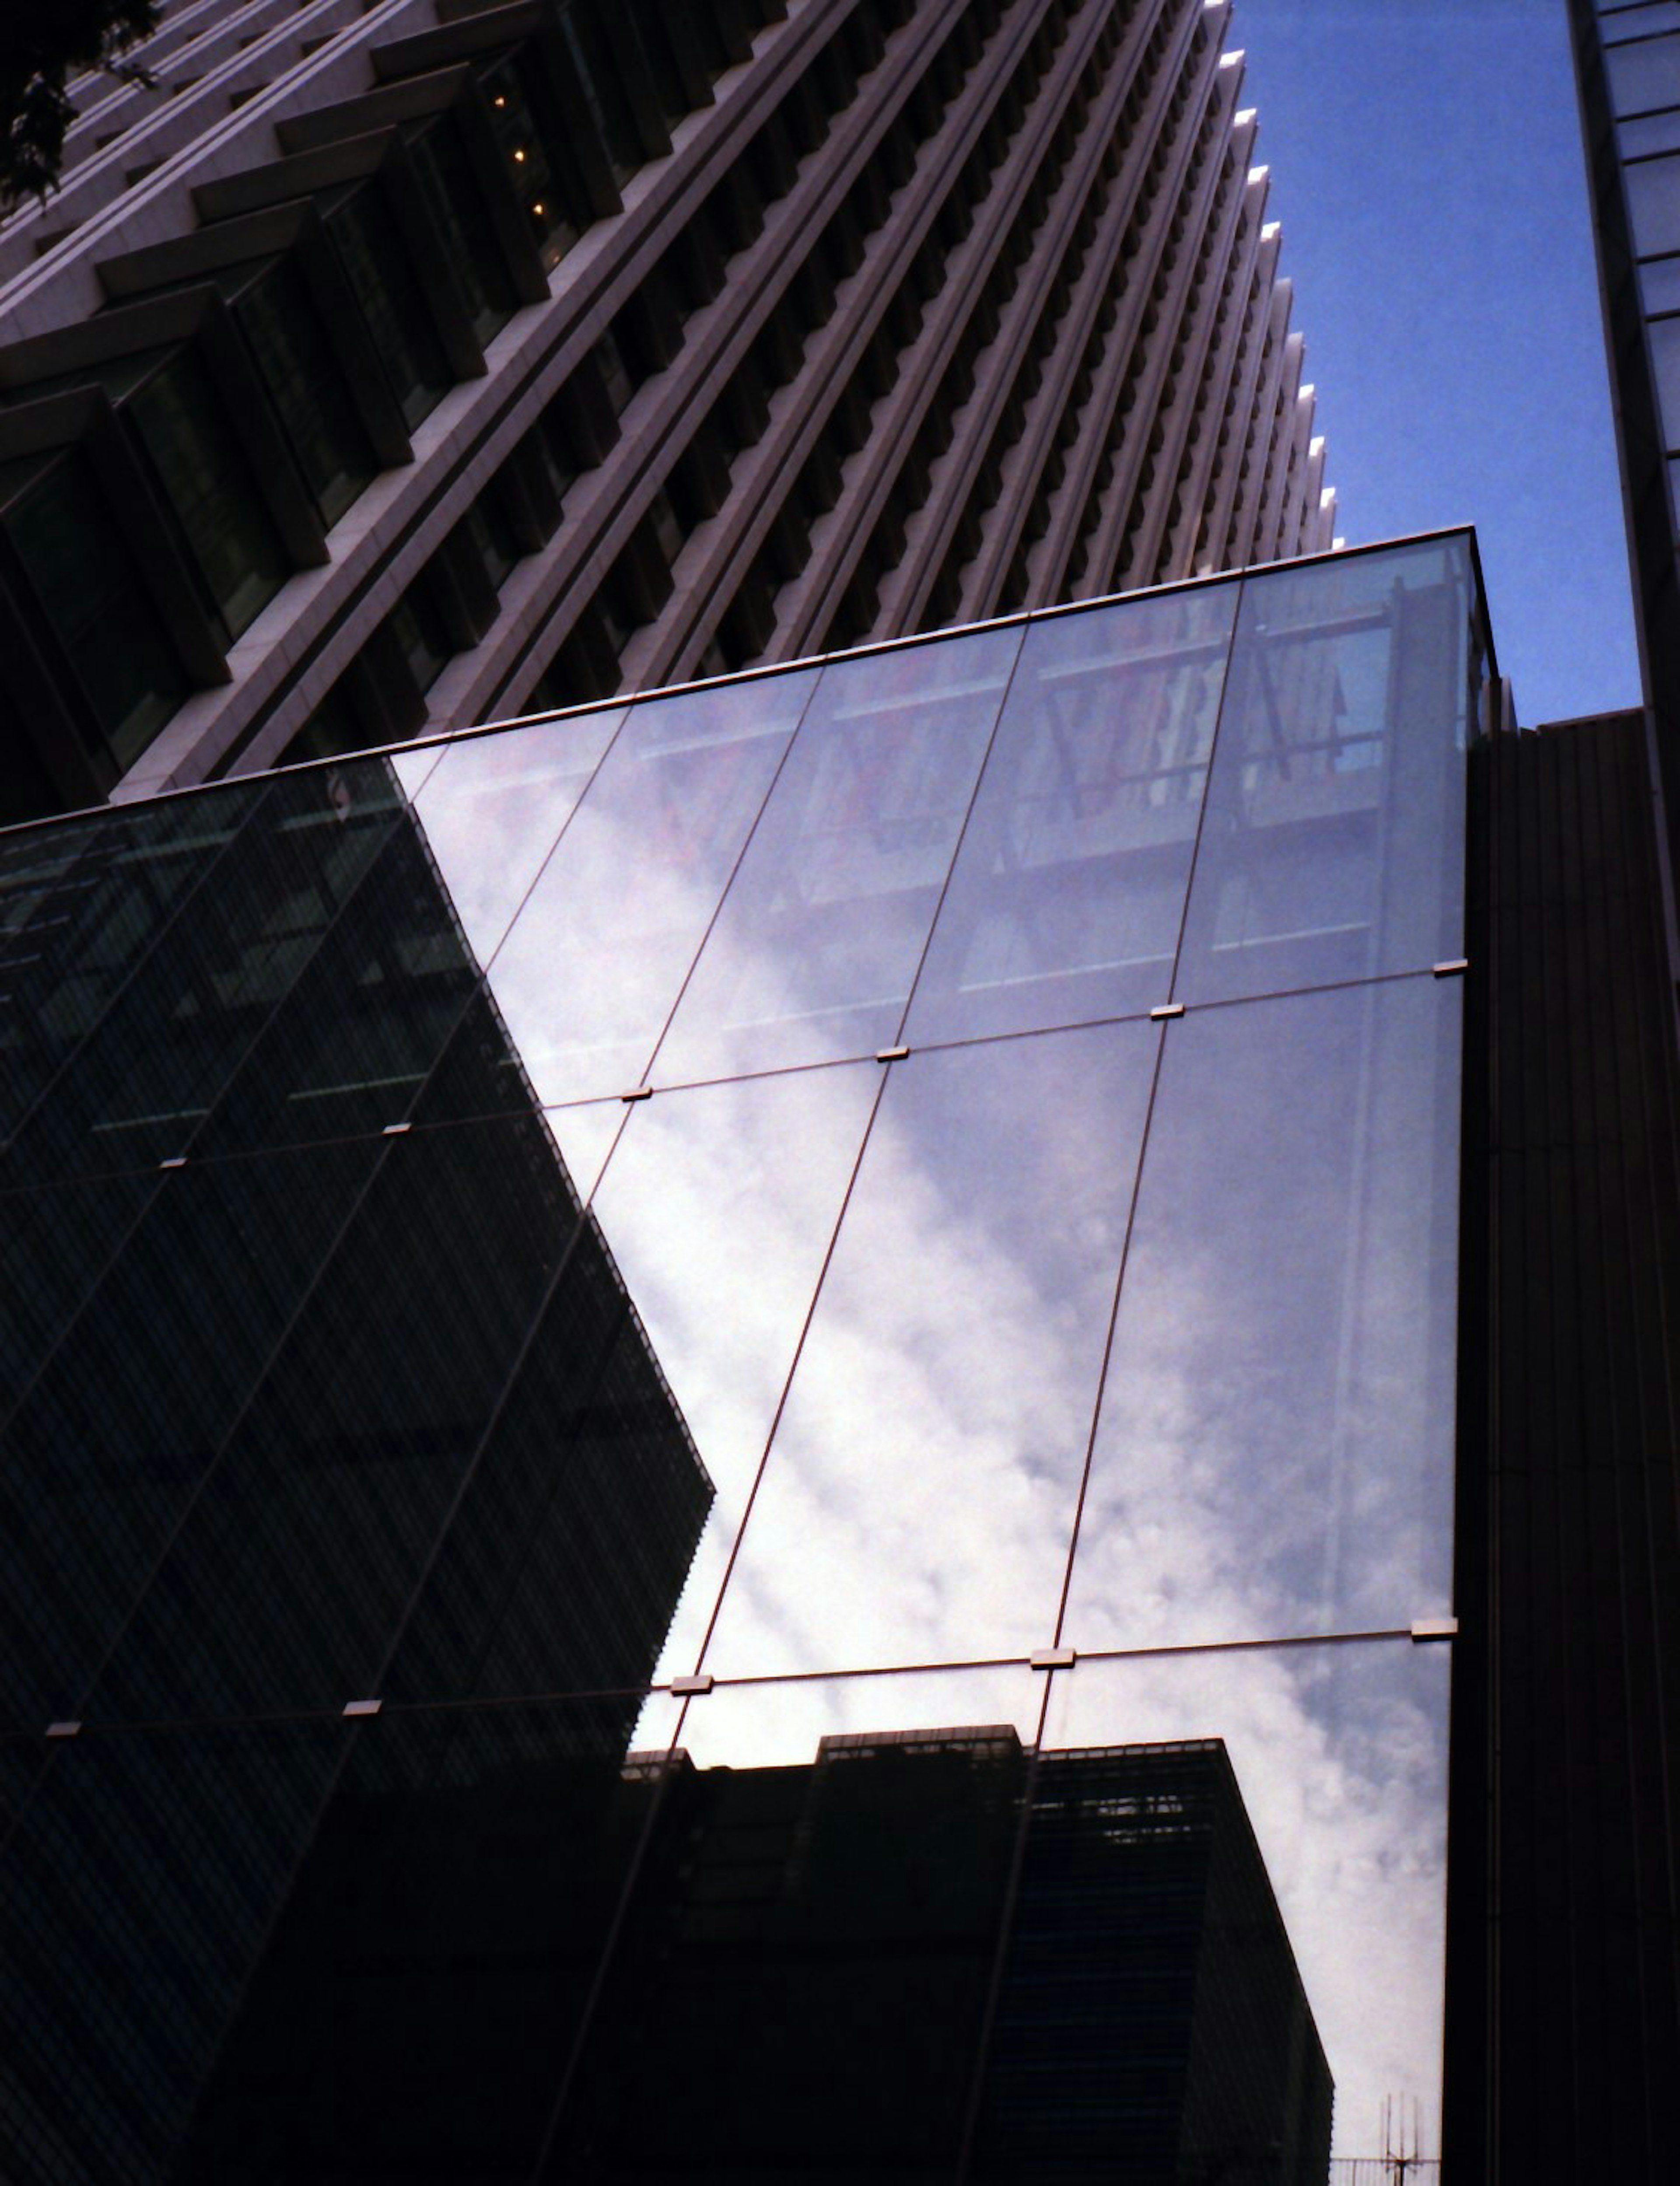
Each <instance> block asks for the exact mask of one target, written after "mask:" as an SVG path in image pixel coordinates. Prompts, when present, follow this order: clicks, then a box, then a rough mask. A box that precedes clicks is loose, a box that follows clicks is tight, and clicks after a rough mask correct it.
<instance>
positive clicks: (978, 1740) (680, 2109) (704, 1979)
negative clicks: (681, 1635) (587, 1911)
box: [539, 1670, 1035, 2186]
mask: <svg viewBox="0 0 1680 2186" xmlns="http://www.w3.org/2000/svg"><path fill="white" fill-rule="evenodd" d="M865 1683H868V1684H871V1685H872V1687H873V1690H872V1691H871V1692H870V1693H869V1695H868V1696H867V1697H865V1696H864V1695H862V1694H859V1695H858V1696H856V1698H855V1701H854V1705H855V1707H857V1708H858V1710H859V1711H860V1712H862V1713H863V1718H864V1721H865V1724H873V1723H876V1722H878V1720H879V1719H878V1718H871V1714H870V1712H869V1710H870V1708H871V1704H872V1703H876V1702H878V1703H881V1704H882V1706H883V1711H884V1712H885V1713H886V1714H887V1716H888V1718H889V1719H891V1720H893V1721H895V1722H896V1721H899V1720H901V1719H902V1711H903V1710H904V1707H905V1706H906V1704H908V1707H909V1709H910V1715H909V1721H910V1725H911V1726H912V1727H911V1728H910V1729H909V1730H908V1732H907V1733H905V1734H899V1735H893V1734H892V1733H890V1732H889V1733H888V1734H886V1735H876V1736H870V1735H866V1734H865V1735H860V1736H857V1737H847V1736H844V1735H841V1736H837V1737H832V1738H828V1739H825V1740H824V1741H823V1743H822V1745H821V1746H820V1749H819V1748H818V1746H817V1745H816V1741H815V1738H814V1737H813V1738H810V1739H809V1740H807V1739H803V1738H802V1739H799V1740H798V1741H797V1743H795V1744H793V1745H792V1749H791V1750H789V1751H787V1752H786V1755H785V1759H784V1765H781V1766H764V1765H756V1766H755V1765H753V1760H752V1759H751V1758H749V1757H747V1756H742V1757H741V1759H740V1760H739V1761H735V1762H732V1763H731V1766H729V1767H727V1768H695V1767H693V1766H692V1764H690V1763H686V1762H685V1763H682V1765H680V1766H678V1767H677V1768H675V1769H674V1770H673V1771H672V1773H671V1774H670V1775H669V1777H668V1778H667V1780H666V1783H665V1800H664V1808H663V1810H662V1811H661V1813H660V1814H659V1815H658V1819H657V1821H656V1822H655V1824H654V1826H653V1827H652V1830H651V1831H650V1833H649V1836H648V1838H647V1850H646V1854H645V1857H644V1858H643V1860H642V1862H641V1864H640V1866H639V1867H638V1869H637V1870H636V1876H635V1881H634V1883H633V1886H632V1889H631V1892H630V1898H629V1902H628V1905H627V1908H626V1917H625V1919H624V1925H623V1926H622V1928H621V1930H620V1931H619V1935H618V1936H617V1937H616V1938H615V1940H614V1946H613V1952H612V1954H611V1956H610V1958H609V1959H608V1970H607V1980H606V1982H605V1984H604V1986H603V1989H602V1996H601V1999H600V2004H599V2007H598V2009H597V2011H596V2015H595V2017H594V2020H593V2022H592V2024H591V2029H590V2037H589V2040H588V2042H587V2044H586V2046H585V2049H584V2051H583V2054H582V2055H581V2057H580V2062H579V2069H578V2071H577V2072H576V2075H575V2077H574V2080H573V2082H572V2086H571V2090H570V2099H569V2100H568V2102H567V2104H566V2105H565V2107H564V2108H563V2110H562V2111H561V2113H560V2115H559V2116H558V2118H557V2122H556V2130H555V2134H554V2139H553V2142H552V2147H551V2149H550V2151H549V2161H548V2162H547V2164H546V2166H544V2168H543V2169H542V2171H541V2172H540V2174H539V2176H540V2178H541V2179H542V2180H544V2181H545V2182H551V2181H552V2182H555V2186H558V2182H559V2181H561V2180H580V2179H584V2180H607V2179H611V2180H614V2181H623V2180H627V2179H634V2180H635V2181H636V2182H638V2186H653V2182H659V2183H660V2186H664V2182H672V2186H675V2181H676V2180H678V2179H706V2180H719V2181H721V2180H724V2179H731V2180H735V2179H746V2178H761V2179H765V2180H776V2181H778V2182H782V2181H791V2180H792V2179H793V2178H802V2179H809V2178H815V2177H820V2176H823V2175H827V2176H830V2177H832V2178H837V2179H838V2178H844V2179H847V2180H863V2179H865V2178H867V2179H870V2180H876V2181H889V2180H890V2181H892V2182H893V2186H911V2183H912V2182H914V2186H938V2182H949V2181H950V2180H952V2179H954V2178H956V2177H958V2176H959V2175H960V2172H959V2169H958V2163H957V2157H958V2152H959V2150H960V2146H961V2143H962V2138H963V2127H964V2122H965V2116H966V2110H967V2104H968V2097H969V2091H970V2088H971V2085H972V2073H973V2067H974V2061H975V2058H976V2054H977V2050H978V2048H979V2045H980V2041H981V2037H982V2031H983V2026H984V2022H985V2016H986V2009H987V2003H988V1994H989V1991H990V1987H991V1981H992V1975H993V1970H994V1965H995V1963H996V1959H997V1953H998V1947H999V1942H1000V1935H1001V1931H1002V1921H1003V1917H1004V1911H1005V1903H1006V1899H1007V1895H1008V1891H1009V1886H1010V1879H1011V1864H1012V1855H1013V1852H1014V1849H1015V1846H1016V1837H1017V1831H1018V1816H1019V1813H1020V1808H1021V1804H1022V1797H1023V1794H1024V1791H1025V1786H1026V1782H1027V1780H1028V1759H1027V1757H1026V1755H1025V1754H1024V1753H1023V1751H1022V1744H1021V1741H1020V1740H1019V1739H1018V1738H1017V1737H1016V1735H1015V1733H1014V1731H1013V1730H1012V1729H1010V1728H1009V1727H1008V1724H1007V1722H1006V1721H1005V1723H1003V1724H1000V1723H999V1722H998V1719H997V1718H998V1717H999V1715H1000V1713H1003V1712H1005V1711H1004V1710H1002V1709H1000V1707H999V1701H1000V1698H1001V1697H1002V1696H1001V1695H1000V1692H999V1690H998V1689H999V1687H1000V1685H1001V1684H1003V1683H1004V1680H1003V1679H999V1678H996V1677H992V1678H987V1677H983V1676H981V1677H977V1676H972V1675H971V1676H970V1677H968V1678H966V1679H964V1678H962V1677H960V1676H953V1677H952V1678H950V1679H947V1680H944V1682H943V1684H939V1685H935V1684H934V1683H933V1681H929V1680H907V1681H906V1684H907V1686H910V1687H916V1688H917V1690H915V1691H913V1692H912V1691H910V1690H906V1691H904V1692H901V1693H893V1692H890V1691H886V1690H882V1685H881V1683H880V1681H879V1680H874V1681H865ZM839 1692H840V1689H839V1688H838V1687H837V1686H836V1687H833V1688H831V1689H830V1697H831V1698H837V1696H838V1695H839ZM742 1697H744V1696H736V1695H732V1694H731V1695H727V1696H725V1695H717V1696H713V1700H712V1701H705V1702H701V1703H697V1705H696V1706H695V1707H694V1708H693V1709H692V1710H691V1712H690V1721H691V1722H692V1723H695V1724H698V1722H699V1719H700V1718H701V1717H702V1716H703V1714H704V1713H705V1712H706V1711H707V1709H708V1708H711V1707H714V1704H715V1707H717V1708H718V1709H720V1710H723V1711H725V1712H727V1711H728V1710H729V1708H730V1707H731V1704H732V1703H734V1702H735V1701H736V1700H737V1699H739V1698H742ZM758 1697H759V1699H761V1700H762V1699H763V1698H764V1696H758ZM1034 1697H1035V1695H1034V1693H1033V1689H1032V1685H1031V1683H1030V1682H1029V1680H1028V1677H1027V1674H1026V1673H1025V1672H1023V1671H1019V1670H1017V1671H1016V1672H1015V1673H1014V1676H1013V1679H1012V1681H1011V1693H1010V1698H1011V1699H1012V1700H1013V1701H1016V1703H1017V1704H1019V1705H1020V1706H1021V1708H1022V1712H1023V1713H1027V1712H1029V1711H1030V1709H1031V1704H1032V1701H1033V1698H1034ZM842 1705H844V1703H842ZM922 1708H925V1709H927V1710H928V1711H930V1712H927V1713H922V1712H919V1711H920V1709H922ZM941 1709H948V1710H950V1711H952V1712H950V1713H941V1712H939V1711H940V1710H941ZM740 1712H741V1711H740V1710H739V1709H736V1715H737V1717H738V1716H739V1714H740ZM759 1712H762V1710H760V1711H759ZM950 1722H956V1723H959V1724H961V1723H978V1724H982V1725H983V1726H984V1727H983V1728H982V1729H975V1730H963V1729H957V1730H944V1729H938V1728H932V1729H930V1728H928V1726H929V1725H934V1726H937V1725H939V1724H943V1723H950ZM685 1735H686V1734H685ZM778 1757H779V1758H782V1757H781V1756H780V1755H779V1756H778ZM814 2122H815V2130H816V2133H817V2134H818V2136H819V2141H820V2146H819V2149H818V2152H817V2153H816V2155H815V2157H814V2158H813V2157H812V2156H811V2155H810V2151H811V2150H812V2147H813V2141H812V2133H813V2126H814Z"/></svg>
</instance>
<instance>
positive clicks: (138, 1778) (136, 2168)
mask: <svg viewBox="0 0 1680 2186" xmlns="http://www.w3.org/2000/svg"><path fill="white" fill-rule="evenodd" d="M623 1741H624V1727H623V1721H622V1711H621V1710H620V1711H619V1712H618V1714H617V1716H616V1717H612V1716H608V1715H607V1714H604V1713H603V1712H602V1710H601V1709H600V1708H599V1707H586V1706H574V1707H532V1706H525V1707H519V1708H517V1709H515V1708H508V1709H475V1710H467V1711H438V1712H433V1713H424V1712H420V1713H413V1712H397V1711H393V1710H391V1709H389V1707H388V1708H387V1709H386V1711H385V1712H384V1714H383V1715H381V1716H380V1717H378V1718H375V1719H373V1720H371V1721H365V1722H352V1723H348V1724H346V1723H344V1722H341V1721H339V1720H337V1719H329V1720H324V1721H323V1720H316V1721H301V1722H292V1723H286V1724H260V1725H243V1726H233V1725H229V1726H216V1727H210V1726H202V1727H195V1728H191V1729H188V1728H185V1727H182V1728H178V1729H152V1730H148V1731H146V1732H129V1733H122V1734H112V1733H104V1734H101V1733H98V1732H95V1731H92V1730H85V1731H84V1732H83V1733H82V1735H81V1736H80V1737H79V1738H77V1739H76V1740H70V1741H66V1742H63V1743H55V1744H53V1746H50V1747H49V1746H47V1745H46V1742H45V1741H42V1740H37V1741H36V1746H37V1749H38V1750H42V1749H44V1751H45V1752H48V1753H49V1754H50V1757H51V1762H50V1767H49V1768H48V1773H47V1774H46V1776H45V1779H44V1780H43V1781H42V1783H41V1784H40V1785H38V1787H37V1788H36V1793H35V1796H34V1798H33V1801H32V1803H31V1808H30V1811H29V1813H28V1814H27V1816H26V1818H25V1822H24V1824H23V1827H22V1828H21V1830H19V1831H18V1832H17V1834H16V1835H15V1836H14V1838H13V1840H12V1842H11V1844H10V1846H9V1848H8V1858H7V1861H6V1864H5V1866H4V1869H0V1954H3V1955H0V2052H3V2054H0V2141H3V2142H4V2143H5V2144H8V2145H9V2148H10V2150H12V2152H13V2153H14V2154H16V2153H17V2152H18V2151H19V2150H24V2151H26V2159H27V2160H26V2165H25V2166H23V2167H20V2169H19V2171H18V2172H16V2173H15V2174H14V2175H16V2176H18V2177H20V2178H23V2177H25V2176H26V2177H29V2178H42V2179H44V2178H126V2179H139V2178H163V2177H167V2178H170V2179H171V2180H178V2181H180V2182H182V2186H213V2182H216V2181H221V2180H226V2179H229V2178H239V2179H241V2180H248V2179H249V2180H255V2181H260V2182H263V2186H293V2182H295V2181H298V2180H300V2179H304V2178H310V2179H326V2178H357V2179H371V2178H420V2177H425V2176H439V2175H442V2176H445V2177H448V2178H462V2179H465V2178H471V2179H472V2180H473V2182H474V2186H524V2181H526V2180H528V2179H529V2177H530V2175H531V2171H532V2167H533V2165H534V2163H535V2158H536V2155H537V2152H538V2150H539V2148H540V2144H541V2141H542V2138H543V2134H544V2133H545V2130H546V2125H547V2122H548V2118H549V2116H550V2114H551V2111H552V2107H553V2104H554V2100H555V2097H556V2094H557V2090H558V2087H559V2084H560V2082H561V2081H562V2079H563V2076H564V2073H565V2070H566V2066H567V2063H568V2057H569V2054H570V2051H571V2048H572V2045H573V2043H574V2038H575V2036H576V2033H577V2032H578V2030H579V2027H580V2024H581V2022H582V2021H583V2018H584V2015H585V2011H586V2009H587V2007H588V2001H589V1998H590V1995H591V1988H592V1986H593V1983H594V1978H595V1975H596V1967H597V1965H598V1964H599V1962H600V1958H601V1954H602V1948H603V1946H604V1943H605V1941H606V1938H607V1936H608V1932H609V1931H610V1930H611V1928H612V1925H613V1920H614V1917H615V1915H616V1914H617V1912H618V1909H619V1903H620V1900H621V1897H622V1892H623V1888H624V1880H625V1876H626V1873H627V1870H628V1869H629V1867H630V1863H631V1862H632V1860H633V1859H634V1858H635V1856H636V1852H637V1848H638V1847H639V1846H640V1844H641V1841H642V1840H643V1838H644V1836H646V1834H647V1830H648V1827H649V1824H650V1823H651V1822H652V1819H654V1815H655V1813H656V1811H657V1808H658V1802H659V1788H660V1787H659V1784H658V1779H657V1778H650V1777H649V1776H648V1775H647V1774H646V1773H639V1774H636V1775H634V1776H632V1777H630V1778H626V1777H625V1776H624V1774H623V1771H622V1767H621V1763H620V1760H619V1756H620V1755H621V1753H622V1751H623ZM8 2167H9V2166H8Z"/></svg>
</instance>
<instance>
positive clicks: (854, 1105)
mask: <svg viewBox="0 0 1680 2186" xmlns="http://www.w3.org/2000/svg"><path fill="white" fill-rule="evenodd" d="M880 1072H881V1066H880V1065H879V1064H878V1063H876V1062H866V1063H854V1064H851V1065H849V1066H846V1065H840V1066H837V1067H836V1068H832V1069H827V1070H812V1071H800V1072H797V1073H793V1074H792V1075H790V1076H787V1077H783V1078H758V1079H750V1080H747V1081H744V1082H742V1081H736V1082H733V1083H731V1084H726V1085H711V1086H704V1087H697V1088H690V1089H686V1090H683V1091H681V1092H676V1093H661V1094H658V1095H657V1096H655V1098H654V1099H652V1101H641V1102H638V1103H637V1104H636V1107H634V1108H632V1109H631V1111H630V1120H629V1122H628V1124H626V1127H625V1130H624V1138H623V1141H622V1142H621V1143H620V1144H619V1146H618V1148H617V1150H616V1152H614V1153H613V1159H612V1163H611V1165H610V1166H609V1168H608V1171H607V1174H606V1176H605V1178H604V1179H603V1180H602V1184H601V1186H600V1189H599V1190H598V1191H597V1192H596V1198H595V1213H596V1217H597V1219H599V1221H600V1223H601V1226H602V1231H603V1232H604V1234H605V1236H606V1238H607V1241H608V1244H609V1245H610V1246H611V1247H612V1250H613V1253H614V1255H615V1256H616V1258H617V1260H618V1263H619V1266H620V1267H621V1268H622V1270H624V1281H625V1282H626V1284H627V1285H628V1286H629V1289H630V1296H631V1297H632V1298H634V1299H635V1300H636V1305H637V1307H638V1308H639V1309H640V1311H641V1316H642V1319H643V1320H644V1321H645V1323H646V1325H647V1331H648V1335H649V1337H650V1339H651V1341H652V1346H653V1348H654V1351H655V1352H656V1354H658V1359H659V1361H660V1364H661V1365H663V1367H664V1370H665V1372H666V1373H667V1375H669V1377H670V1382H671V1386H672V1387H673V1388H674V1389H675V1392H676V1394H677V1398H678V1400H679V1401H680V1404H681V1405H682V1409H683V1411H684V1414H685V1415H686V1418H687V1421H688V1424H689V1427H690V1429H691V1431H692V1433H693V1435H694V1438H695V1441H696V1443H697V1446H698V1448H699V1450H700V1454H701V1457H702V1459H703V1461H704V1464H705V1466H706V1469H707V1471H708V1473H709V1474H710V1476H711V1478H712V1480H713V1482H714V1485H715V1487H716V1489H717V1502H716V1505H715V1506H714V1510H713V1512H712V1517H711V1522H710V1523H709V1525H708V1527H707V1530H706V1533H705V1534H704V1537H703V1539H702V1541H701V1544H700V1546H699V1550H698V1551H697V1555H696V1557H695V1561H694V1566H693V1569H692V1572H691V1573H690V1576H689V1581H688V1586H687V1589H686V1592H685V1594H684V1595H683V1599H682V1603H681V1606H680V1609H679V1611H678V1613H677V1616H676V1619H675V1623H673V1625H672V1627H671V1630H670V1634H669V1638H668V1639H667V1642H666V1646H665V1650H664V1654H663V1656H661V1658H660V1663H661V1668H660V1671H659V1674H660V1675H661V1676H666V1675H669V1674H670V1673H672V1672H673V1671H685V1670H691V1669H692V1668H693V1667H694V1664H695V1663H696V1662H697V1660H698V1659H699V1655H700V1651H701V1648H702V1646H703V1644H704V1641H705V1637H706V1629H707V1626H708V1623H710V1620H711V1616H712V1611H713V1609H714V1606H715V1605H716V1602H717V1599H718V1593H719V1589H720V1587H721V1585H722V1583H723V1576H724V1571H725V1565H726V1564H727V1561H728V1558H729V1554H730V1550H731V1548H732V1547H733V1546H734V1543H735V1538H736V1531H737V1529H738V1527H739V1526H740V1524H741V1521H742V1516H743V1515H744V1513H745V1511H746V1508H747V1503H748V1497H749V1495H750V1494H751V1492H752V1488H753V1480H754V1479H755V1477H757V1474H758V1469H759V1460H760V1459H761V1457H762V1456H763V1455H764V1445H765V1443H767V1442H768V1440H769V1439H770V1428H771V1427H772V1425H773V1424H774V1421H775V1419H776V1406H777V1404H779V1402H780V1401H781V1393H782V1391H783V1388H784V1387H785V1386H786V1384H787V1376H788V1373H789V1371H790V1370H791V1369H792V1364H793V1360H794V1357H795V1355H796V1353H797V1350H798V1344H799V1341H800V1338H801V1337H802V1335H803V1333H804V1326H805V1320H806V1317H807V1315H808V1314H809V1310H810V1305H811V1300H812V1298H813V1296H814V1294H815V1290H816V1286H817V1284H818V1282H819V1281H820V1279H821V1275H822V1270H823V1264H824V1262H825V1259H826V1256H827V1253H828V1248H829V1244H830V1242H831V1240H832V1237H833V1235H834V1227H835V1225H836V1223H837V1221H838V1219H839V1217H840V1208H841V1204H842V1202H843V1199H844V1197H845V1193H846V1190H847V1187H848V1185H849V1183H850V1181H851V1178H852V1172H853V1169H854V1165H855V1163H856V1161H857V1157H858V1153H859V1151H860V1147H861V1146H862V1144H863V1137H864V1133H865V1130H866V1129H867V1128H868V1125H869V1119H870V1116H871V1113H872V1111H873V1109H874V1106H875V1100H876V1094H877V1092H878V1091H879V1090H880Z"/></svg>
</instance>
